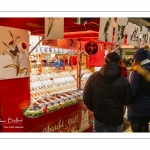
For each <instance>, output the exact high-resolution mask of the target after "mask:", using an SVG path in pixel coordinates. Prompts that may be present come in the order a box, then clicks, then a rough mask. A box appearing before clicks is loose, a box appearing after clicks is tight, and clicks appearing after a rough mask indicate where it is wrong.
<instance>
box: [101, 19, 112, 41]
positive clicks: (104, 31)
mask: <svg viewBox="0 0 150 150" xmlns="http://www.w3.org/2000/svg"><path fill="white" fill-rule="evenodd" d="M113 25H114V18H100V26H99V40H100V41H105V42H112V35H113Z"/></svg>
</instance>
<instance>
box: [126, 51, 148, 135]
mask: <svg viewBox="0 0 150 150" xmlns="http://www.w3.org/2000/svg"><path fill="white" fill-rule="evenodd" d="M133 59H134V64H133V67H132V71H131V73H130V75H129V83H130V86H131V90H132V93H133V102H132V103H131V105H130V106H128V112H127V115H128V120H129V121H130V124H131V129H132V132H148V131H149V128H148V123H149V121H150V60H149V59H148V51H147V50H145V49H144V48H140V49H139V50H137V51H136V53H135V54H134V56H133Z"/></svg>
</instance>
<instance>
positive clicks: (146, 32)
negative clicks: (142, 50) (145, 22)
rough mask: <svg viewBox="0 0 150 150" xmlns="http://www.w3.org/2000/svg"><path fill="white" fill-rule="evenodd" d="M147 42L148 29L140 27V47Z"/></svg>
mask: <svg viewBox="0 0 150 150" xmlns="http://www.w3.org/2000/svg"><path fill="white" fill-rule="evenodd" d="M147 41H148V28H146V27H144V26H142V37H141V46H143V45H145V44H147Z"/></svg>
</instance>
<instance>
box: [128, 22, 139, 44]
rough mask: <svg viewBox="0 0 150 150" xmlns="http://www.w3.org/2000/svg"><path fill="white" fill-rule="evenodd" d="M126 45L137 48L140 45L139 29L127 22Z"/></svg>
mask: <svg viewBox="0 0 150 150" xmlns="http://www.w3.org/2000/svg"><path fill="white" fill-rule="evenodd" d="M127 33H128V34H127V35H128V42H127V44H128V45H133V46H139V45H140V27H139V26H137V25H136V24H133V23H131V22H128V29H127Z"/></svg>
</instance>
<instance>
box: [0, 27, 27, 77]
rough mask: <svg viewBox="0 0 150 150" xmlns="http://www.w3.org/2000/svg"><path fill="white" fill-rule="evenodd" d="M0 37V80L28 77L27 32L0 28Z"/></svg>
mask: <svg viewBox="0 0 150 150" xmlns="http://www.w3.org/2000/svg"><path fill="white" fill-rule="evenodd" d="M0 35H1V36H0V62H1V63H0V80H3V79H12V78H22V77H29V56H28V52H29V34H28V31H27V30H22V29H16V28H10V27H4V26H0ZM2 35H3V36H2Z"/></svg>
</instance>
